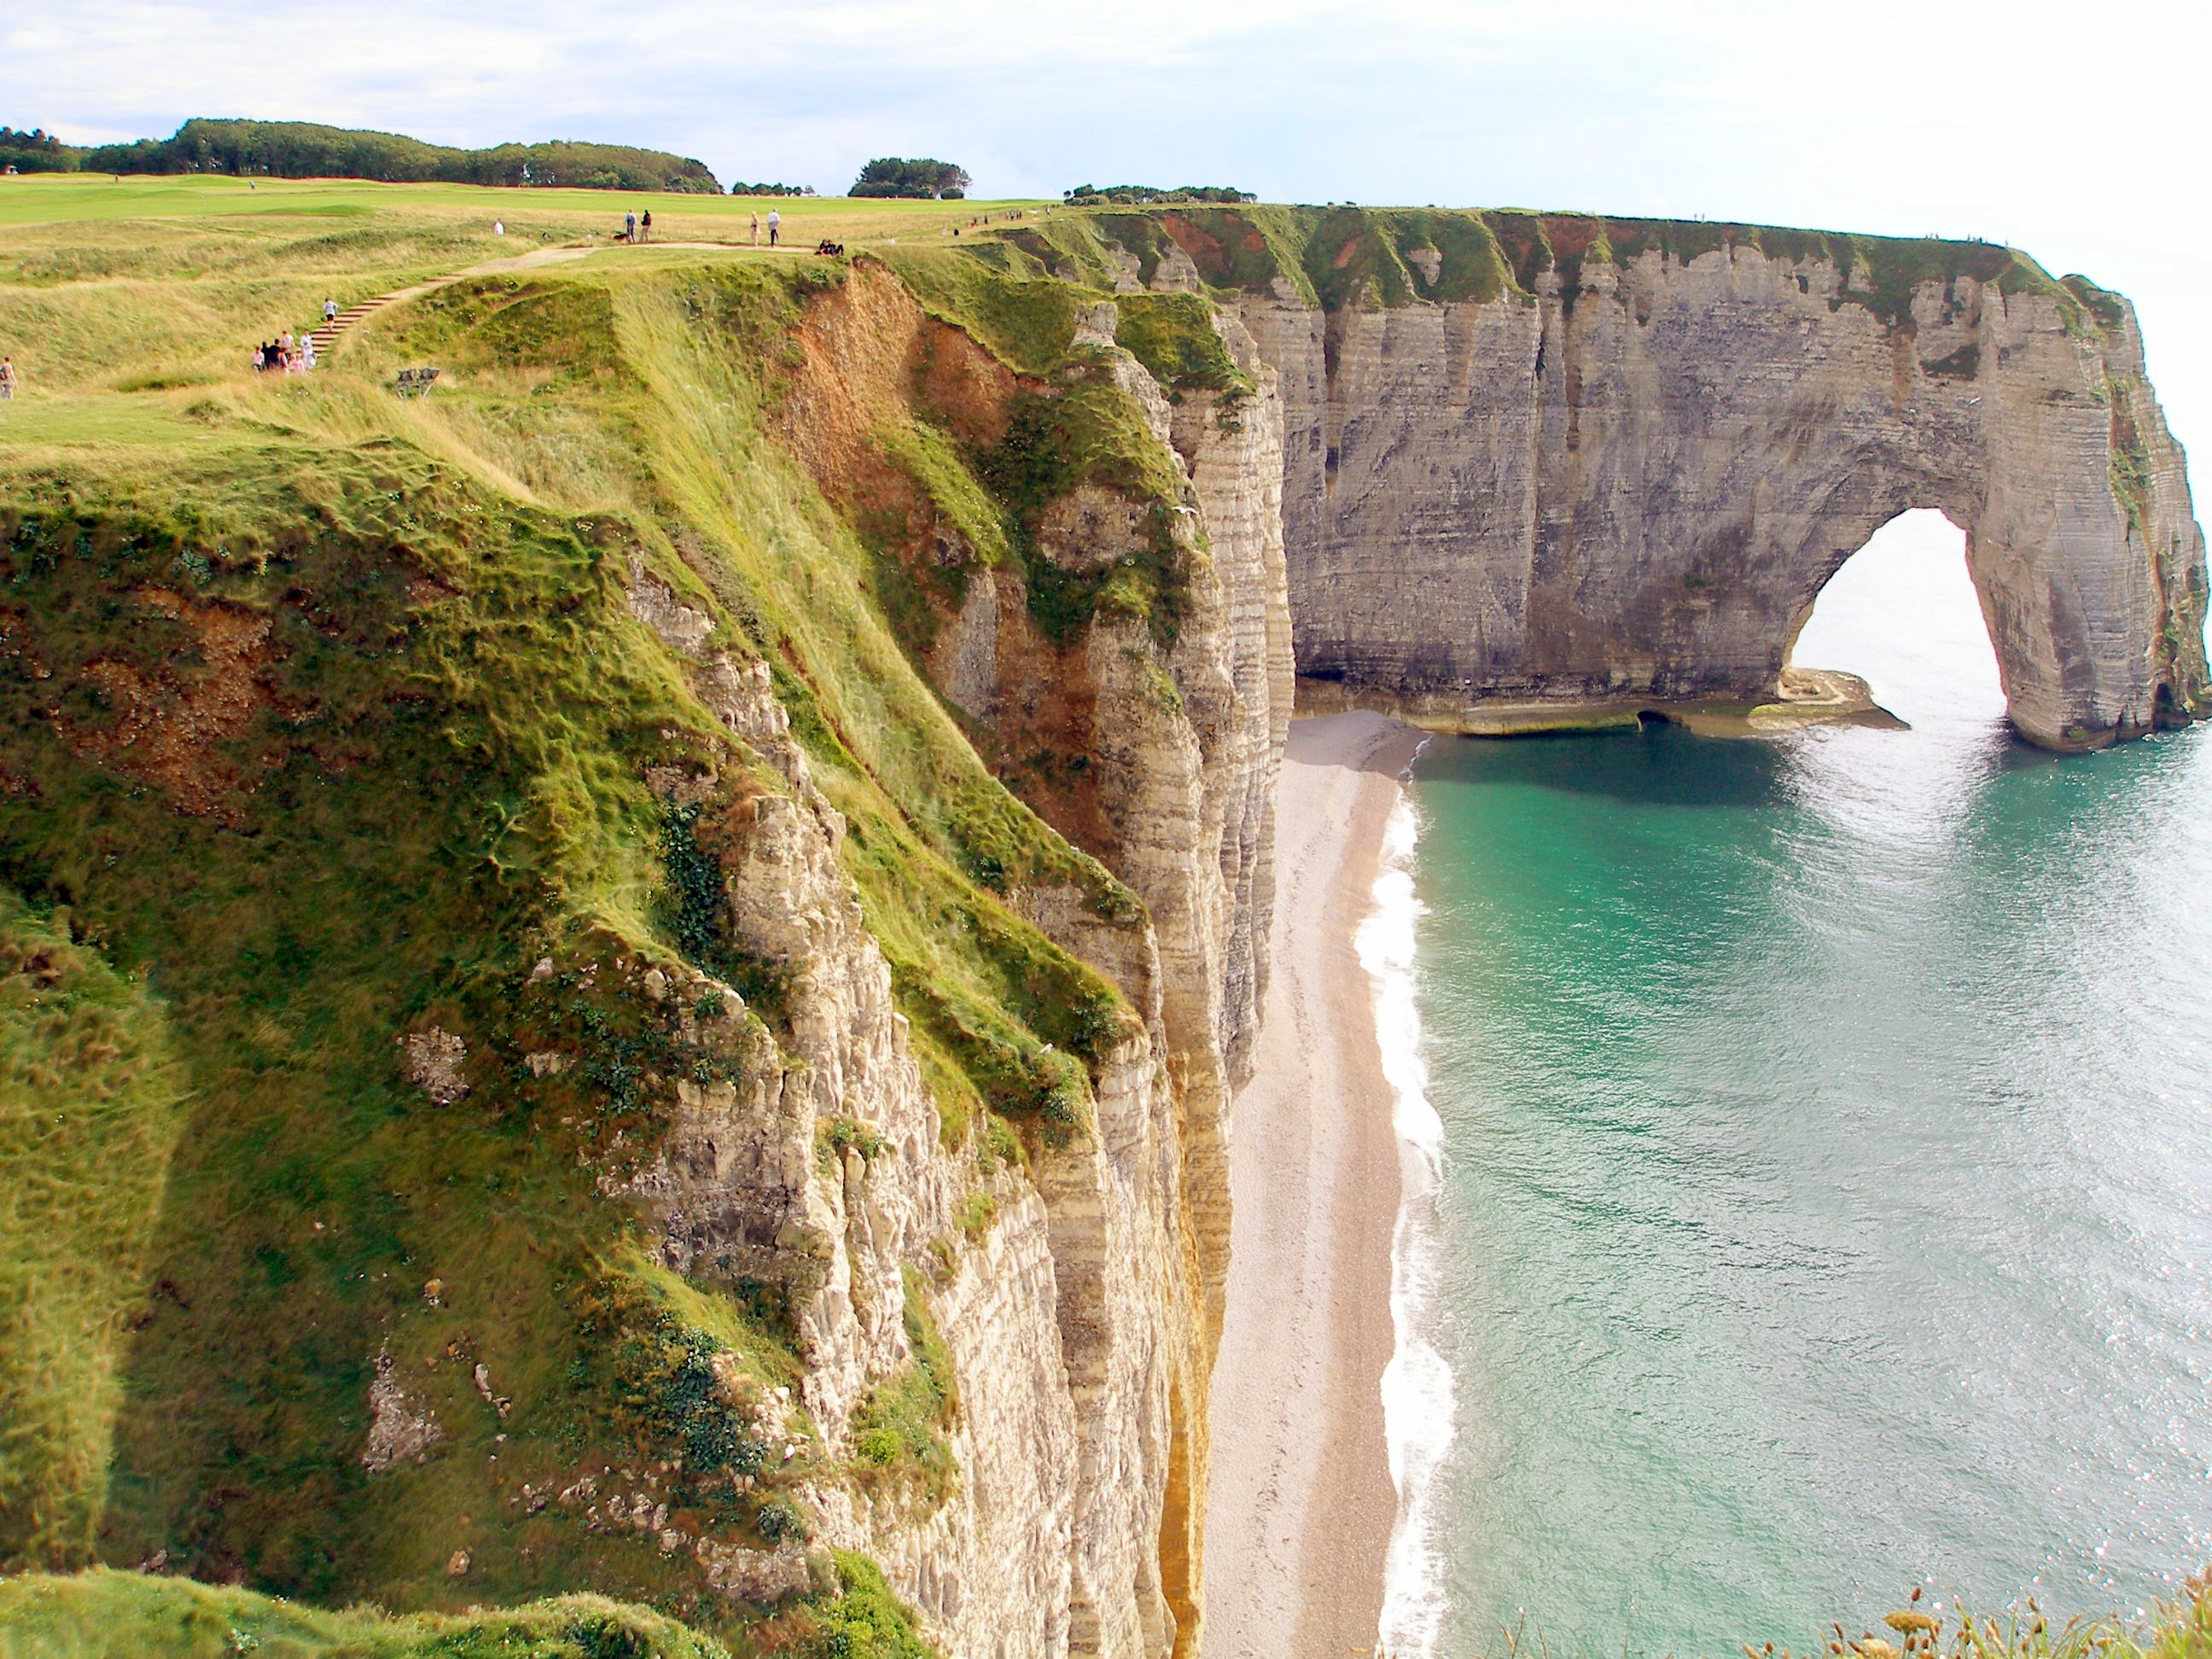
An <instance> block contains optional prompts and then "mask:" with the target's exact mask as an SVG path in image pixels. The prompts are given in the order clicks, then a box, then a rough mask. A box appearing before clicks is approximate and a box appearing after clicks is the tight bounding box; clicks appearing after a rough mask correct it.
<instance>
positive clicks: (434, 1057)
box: [399, 1025, 469, 1106]
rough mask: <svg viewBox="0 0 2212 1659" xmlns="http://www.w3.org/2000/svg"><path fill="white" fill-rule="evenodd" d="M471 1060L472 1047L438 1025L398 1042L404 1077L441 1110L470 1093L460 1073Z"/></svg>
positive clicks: (414, 1032)
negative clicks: (470, 1051) (469, 1059)
mask: <svg viewBox="0 0 2212 1659" xmlns="http://www.w3.org/2000/svg"><path fill="white" fill-rule="evenodd" d="M468 1058H469V1045H468V1044H467V1043H465V1042H463V1041H462V1040H461V1039H460V1038H459V1037H458V1036H454V1035H453V1032H451V1031H448V1030H444V1029H442V1028H441V1027H439V1026H436V1025H429V1026H425V1027H424V1028H423V1029H422V1030H419V1031H410V1032H408V1033H406V1034H405V1035H404V1036H402V1037H400V1039H399V1069H400V1071H401V1073H404V1075H405V1077H406V1079H407V1080H408V1081H409V1082H410V1083H411V1084H413V1085H415V1086H416V1088H418V1089H420V1090H421V1091H422V1092H423V1093H424V1094H426V1095H428V1096H429V1097H430V1098H431V1099H433V1100H435V1101H436V1102H437V1103H438V1104H440V1105H441V1106H450V1105H452V1104H453V1103H454V1102H455V1101H457V1100H459V1099H460V1097H462V1096H464V1095H465V1094H466V1093H468V1091H469V1080H468V1079H467V1078H465V1076H463V1075H462V1072H461V1068H462V1067H463V1066H465V1065H466V1064H467V1063H468Z"/></svg>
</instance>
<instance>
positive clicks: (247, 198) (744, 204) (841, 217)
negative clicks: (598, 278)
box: [0, 173, 1048, 246]
mask: <svg viewBox="0 0 2212 1659" xmlns="http://www.w3.org/2000/svg"><path fill="white" fill-rule="evenodd" d="M249 185H250V187H249ZM1043 205H1048V204H1039V203H1028V202H1020V201H1007V202H902V201H890V200H870V199H854V198H850V197H842V196H811V197H810V196H778V197H750V196H691V195H679V194H671V193H654V192H647V191H635V192H633V191H605V190H491V189H486V188H483V187H482V186H479V185H437V184H428V185H386V184H379V183H376V182H374V181H373V180H370V179H252V180H250V181H249V180H247V179H234V178H228V177H224V176H221V175H216V174H207V173H197V174H179V175H174V176H154V175H145V174H141V175H135V176H131V177H127V178H123V179H116V178H112V177H111V176H109V175H107V174H104V173H102V174H88V173H26V174H23V175H21V176H20V177H17V178H13V179H0V225H26V224H49V223H52V224H64V223H66V224H83V223H87V222H113V221H117V220H124V219H174V218H182V219H207V218H224V219H229V218H237V217H246V218H248V219H252V218H260V219H264V220H267V219H275V218H282V217H288V216H299V215H313V216H318V217H322V218H328V219H334V220H340V221H343V220H347V219H359V218H364V217H368V216H371V215H377V214H406V215H409V216H428V215H434V214H435V215H439V216H451V217H453V218H457V219H467V220H471V221H478V222H483V224H484V225H485V226H486V227H487V228H489V224H490V222H491V221H492V219H494V218H495V217H497V218H501V219H503V220H504V221H505V222H506V223H507V231H508V234H510V235H514V234H523V231H522V228H523V227H526V226H527V227H536V226H538V225H541V224H547V223H558V224H560V225H562V226H563V227H565V228H568V229H569V230H571V231H577V232H581V231H591V232H597V233H599V234H605V231H606V228H607V227H608V226H609V225H611V224H613V223H616V222H619V221H620V220H621V218H622V216H623V214H624V213H625V212H642V211H644V210H646V209H648V208H650V209H651V210H652V211H653V231H654V234H655V236H656V237H657V238H658V239H659V240H663V241H676V240H682V239H683V238H684V237H686V236H689V235H691V234H695V233H702V234H705V236H706V239H707V240H717V241H726V240H731V239H732V237H733V236H735V237H739V238H742V237H743V236H744V234H745V230H746V224H747V220H748V217H749V216H750V215H752V214H755V213H757V214H759V215H760V216H761V217H762V218H763V219H766V218H767V216H768V212H769V209H770V208H774V209H775V210H776V211H777V212H779V213H781V215H782V216H783V222H784V223H785V224H786V225H787V226H789V227H790V228H791V229H790V232H789V234H787V237H786V240H793V241H796V240H802V233H803V239H804V240H805V241H806V243H807V245H808V246H811V245H812V243H813V242H814V241H815V240H817V239H818V238H820V237H822V236H824V235H829V236H836V237H840V238H850V239H860V238H867V237H876V236H898V235H902V234H906V235H916V234H929V235H935V234H936V233H937V232H938V230H939V228H950V227H951V226H952V225H955V224H959V225H965V224H966V223H967V222H968V221H969V219H971V218H978V217H981V216H982V215H984V214H990V215H992V216H999V215H1002V214H1004V213H1006V212H1007V211H1008V210H1012V209H1017V208H1024V207H1028V208H1036V207H1039V206H1043ZM530 234H535V232H534V230H532V232H531V233H530ZM765 236H766V233H765V232H763V240H765Z"/></svg>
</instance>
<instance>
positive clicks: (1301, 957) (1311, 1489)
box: [1205, 713, 1422, 1659]
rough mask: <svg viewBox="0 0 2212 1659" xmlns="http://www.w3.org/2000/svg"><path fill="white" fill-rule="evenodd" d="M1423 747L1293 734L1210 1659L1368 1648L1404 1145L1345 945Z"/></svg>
mask: <svg viewBox="0 0 2212 1659" xmlns="http://www.w3.org/2000/svg"><path fill="white" fill-rule="evenodd" d="M1421 736H1422V734H1421V733H1419V732H1415V731H1413V730H1412V729H1411V728H1409V727H1407V726H1401V725H1400V724H1399V723H1397V722H1396V721H1395V720H1388V719H1385V718H1384V717H1383V716H1381V715H1379V714H1366V713H1354V714H1336V715H1332V716H1329V717H1328V718H1327V719H1324V720H1300V721H1297V722H1296V723H1294V724H1293V725H1292V726H1291V732H1290V742H1289V746H1288V748H1287V750H1286V751H1285V755H1284V758H1283V770H1282V782H1281V787H1280V793H1279V796H1278V815H1277V826H1276V842H1275V872H1276V889H1275V914H1274V922H1273V939H1272V945H1271V950H1270V961H1271V963H1272V974H1271V978H1270V981H1269V984H1268V988H1267V1003H1266V1012H1265V1020H1264V1024H1263V1025H1262V1027H1261V1035H1260V1040H1259V1044H1258V1051H1257V1062H1256V1066H1255V1071H1254V1074H1253V1077H1252V1080H1251V1082H1250V1083H1249V1084H1248V1085H1246V1086H1245V1087H1244V1089H1243V1091H1241V1092H1240V1093H1239V1094H1238V1096H1237V1101H1236V1105H1235V1109H1234V1115H1233V1118H1232V1121H1231V1141H1230V1145H1231V1151H1230V1193H1231V1202H1232V1204H1233V1206H1234V1220H1233V1222H1232V1224H1231V1228H1232V1231H1231V1244H1230V1264H1229V1280H1228V1291H1227V1304H1226V1309H1225V1315H1224V1319H1223V1325H1222V1335H1221V1351H1220V1358H1219V1360H1218V1364H1217V1365H1216V1367H1215V1370H1214V1379H1213V1407H1212V1442H1213V1450H1212V1481H1211V1491H1210V1496H1209V1498H1208V1503H1207V1521H1206V1584H1207V1592H1206V1642H1205V1651H1206V1656H1207V1659H1240V1656H1246V1655H1251V1656H1261V1655H1266V1656H1271V1659H1272V1656H1277V1655H1281V1654H1285V1653H1292V1654H1298V1655H1316V1656H1317V1655H1329V1656H1341V1655H1346V1654H1364V1653H1368V1652H1370V1651H1371V1650H1373V1648H1374V1645H1375V1642H1376V1621H1377V1619H1378V1617H1379V1615H1380V1613H1381V1610H1382V1606H1383V1564H1384V1555H1385V1552H1386V1549H1387V1547H1388V1545H1389V1537H1390V1529H1391V1525H1392V1522H1394V1520H1395V1517H1396V1514H1397V1493H1396V1491H1395V1487H1394V1486H1392V1484H1391V1479H1390V1465H1389V1447H1388V1444H1387V1443H1386V1440H1385V1437H1384V1432H1383V1393H1382V1378H1383V1368H1384V1366H1386V1365H1387V1364H1389V1360H1390V1356H1391V1353H1392V1351H1393V1348H1394V1346H1395V1340H1396V1337H1395V1329H1394V1327H1393V1325H1392V1322H1391V1313H1390V1240H1391V1233H1392V1229H1393V1227H1394V1226H1395V1223H1396V1219H1397V1215H1398V1206H1399V1198H1400V1176H1399V1162H1398V1145H1397V1138H1396V1134H1395V1130H1394V1128H1393V1127H1392V1121H1391V1093H1390V1088H1389V1083H1388V1082H1387V1081H1386V1079H1385V1078H1384V1076H1383V1059H1382V1054H1381V1050H1380V1046H1379V1044H1378V1042H1377V1039H1376V1023H1375V1005H1374V993H1373V987H1372V986H1371V984H1370V981H1369V976H1368V974H1367V971H1366V969H1364V967H1363V966H1362V965H1361V963H1360V960H1359V957H1358V952H1357V951H1356V949H1355V946H1354V943H1353V939H1354V935H1355V933H1356V932H1357V930H1358V927H1359V924H1360V923H1361V921H1364V919H1365V918H1366V916H1367V915H1369V913H1370V910H1371V909H1372V908H1373V897H1372V890H1373V888H1374V884H1375V880H1376V875H1377V873H1378V871H1379V868H1380V864H1381V859H1382V855H1383V832H1384V827H1385V825H1386V823H1388V821H1389V816H1390V811H1391V809H1392V808H1393V807H1394V806H1395V805H1396V803H1397V801H1398V799H1399V788H1400V777H1401V774H1402V773H1403V772H1404V770H1405V769H1406V767H1407V764H1408V763H1410V762H1411V760H1412V758H1413V753H1414V751H1415V750H1416V748H1417V747H1418V745H1419V743H1420V741H1421Z"/></svg>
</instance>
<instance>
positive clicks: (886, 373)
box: [775, 260, 1111, 855]
mask: <svg viewBox="0 0 2212 1659" xmlns="http://www.w3.org/2000/svg"><path fill="white" fill-rule="evenodd" d="M798 339H799V347H800V350H801V362H800V363H799V367H798V368H796V369H795V370H794V371H793V376H792V379H791V380H789V381H788V382H787V385H786V388H785V393H784V397H783V398H782V401H781V404H780V407H779V410H778V413H777V416H776V421H775V435H776V437H777V438H778V440H779V441H781V443H782V444H783V445H784V447H786V448H787V449H788V450H789V451H790V452H791V453H792V454H793V456H795V457H796V458H797V459H799V462H800V463H801V464H802V465H804V466H805V468H806V469H807V471H809V472H810V473H811V474H812V476H813V477H814V479H815V482H816V483H817V485H818V486H819V487H820V488H821V489H822V491H823V494H824V495H828V496H829V499H830V500H831V501H834V502H836V504H837V505H838V507H840V509H841V510H842V512H843V513H845V515H846V516H847V518H848V520H849V521H850V522H851V523H853V524H854V526H857V527H858V528H860V530H861V531H862V532H864V533H866V534H867V535H869V536H872V537H874V538H880V539H881V541H882V543H883V544H884V546H885V548H886V549H887V550H889V551H890V553H891V554H892V555H893V556H896V558H897V559H898V560H899V561H900V562H901V563H902V565H903V566H904V567H905V568H906V569H907V571H908V574H912V575H914V576H915V577H916V578H917V579H918V580H917V586H918V587H920V588H921V591H922V592H925V593H926V594H927V595H928V596H929V598H930V602H931V604H932V605H933V608H934V609H935V610H936V611H937V613H938V619H939V625H940V627H939V638H940V642H941V641H943V639H944V638H945V629H947V628H948V627H949V625H950V624H951V622H952V620H953V610H952V607H951V604H950V603H949V601H948V600H947V599H946V597H945V592H944V591H943V590H942V589H941V588H940V587H939V586H937V585H936V584H934V583H933V582H931V581H929V580H927V576H928V574H930V572H931V569H932V567H933V566H934V565H936V564H937V563H939V562H940V561H941V560H942V559H943V558H944V557H945V550H946V549H947V548H948V546H950V545H951V544H952V543H953V542H954V541H955V540H956V539H957V536H956V532H954V530H953V528H952V526H951V525H949V524H947V523H945V522H944V521H943V520H941V518H940V516H939V513H937V511H936V509H935V507H934V506H933V504H932V502H931V501H930V500H929V498H928V496H927V493H926V492H925V491H924V490H923V489H922V488H921V486H920V485H919V484H917V483H915V480H914V479H913V478H911V477H908V475H907V473H906V472H905V471H903V470H902V468H900V467H898V466H897V465H895V464H893V463H892V462H891V461H890V460H888V459H885V457H884V453H883V451H882V449H881V448H880V447H878V443H877V441H876V435H877V434H878V432H879V431H881V430H882V429H883V428H884V426H885V425H886V424H887V423H890V422H899V421H906V420H912V419H921V420H924V421H927V422H933V423H934V424H937V425H940V426H942V427H943V428H945V430H946V431H948V432H949V433H950V434H951V437H952V438H953V440H954V441H955V442H956V443H957V444H959V445H960V446H962V447H963V448H966V449H969V451H971V452H973V451H975V450H981V449H988V448H990V447H993V446H994V445H995V444H997V443H998V442H999V441H1000V440H1001V439H1002V438H1003V437H1004V435H1005V433H1006V420H1007V416H1008V412H1009V410H1010V409H1011V407H1012V403H1013V399H1014V396H1015V393H1016V392H1018V390H1019V389H1020V386H1021V382H1020V381H1019V380H1018V378H1017V377H1016V376H1015V374H1013V372H1012V370H1011V369H1009V368H1006V365H1005V364H1003V363H1001V362H999V360H998V359H997V358H995V357H994V356H991V354H990V353H989V352H987V350H985V349H983V348H982V347H981V346H980V345H978V344H977V343H975V341H974V340H973V339H971V338H969V336H968V335H966V334H965V333H963V331H960V330H959V329H957V328H954V327H951V326H950V325H947V324H945V323H941V322H939V321H938V320H937V319H934V318H933V317H931V316H930V315H929V314H928V313H927V312H925V311H924V310H923V309H922V308H921V305H920V304H919V303H918V302H917V301H915V298H914V296H913V295H911V294H909V293H908V291H907V289H906V288H905V287H904V285H903V284H902V283H900V282H899V281H898V280H897V279H896V277H894V276H891V275H890V273H889V272H888V271H885V270H883V269H881V268H880V267H878V266H875V265H872V264H869V263H868V262H866V261H865V260H863V261H860V262H858V263H856V264H854V267H853V270H852V272H851V274H850V275H849V276H848V277H847V279H846V281H845V282H844V283H842V284H841V285H840V286H839V287H837V288H836V289H832V290H830V291H829V292H827V293H825V294H823V295H821V296H820V297H819V298H817V300H815V301H813V303H812V304H811V306H810V307H809V308H808V311H807V313H806V316H805V320H804V321H802V322H801V324H800V325H799V331H798ZM969 580H970V581H971V582H974V581H986V580H996V581H998V583H999V586H1000V600H999V605H998V617H999V625H998V632H997V636H996V641H995V653H996V660H997V667H998V673H997V684H998V696H997V698H996V706H995V708H994V718H993V719H991V720H989V721H988V722H987V723H986V722H983V721H979V720H975V719H973V718H972V717H971V718H969V720H965V721H963V724H964V725H965V726H966V728H967V730H968V732H969V735H970V737H971V738H972V739H973V740H974V741H975V744H976V747H977V750H979V752H980V753H981V755H982V757H983V759H984V761H985V763H987V765H988V766H989V767H990V768H991V769H992V770H993V771H994V773H995V774H997V775H998V776H999V777H1000V781H1002V782H1004V783H1005V784H1006V786H1007V787H1009V788H1011V789H1012V790H1013V791H1014V792H1015V793H1016V794H1018V795H1019V796H1020V797H1021V798H1022V799H1024V801H1026V802H1027V803H1028V804H1029V805H1030V807H1031V808H1032V809H1033V810H1034V811H1036V812H1037V813H1038V814H1039V815H1040V816H1041V817H1043V818H1044V819H1045V820H1046V822H1048V823H1050V824H1051V825H1052V826H1053V827H1054V829H1058V830H1059V831H1060V834H1062V835H1063V836H1066V837H1067V838H1068V839H1069V840H1070V841H1071V842H1074V843H1075V844H1076V845H1078V846H1079V847H1082V848H1086V849H1088V850H1089V851H1091V852H1092V853H1095V854H1102V855H1106V854H1110V852H1111V838H1110V836H1109V835H1108V833H1107V826H1106V825H1105V824H1104V823H1103V821H1102V819H1101V817H1100V815H1099V813H1098V811H1097V801H1096V795H1097V790H1096V787H1095V784H1094V781H1093V777H1092V772H1091V768H1090V767H1089V765H1088V764H1087V757H1089V756H1090V755H1091V754H1092V753H1093V752H1095V742H1094V721H1095V718H1096V709H1095V705H1096V695H1095V692H1094V690H1093V688H1092V686H1091V677H1090V674H1089V673H1088V671H1086V667H1085V662H1084V656H1083V651H1084V647H1083V645H1082V644H1081V642H1078V643H1076V644H1074V645H1073V646H1072V647H1069V648H1068V649H1067V650H1066V651H1061V650H1060V649H1057V648H1055V647H1054V646H1052V645H1051V644H1050V643H1049V642H1048V641H1046V640H1045V639H1044V638H1043V637H1042V635H1040V634H1039V633H1038V632H1037V631H1036V628H1035V627H1034V626H1033V625H1032V623H1030V617H1029V611H1028V606H1027V604H1026V601H1025V598H1024V592H1025V590H1024V586H1023V580H1022V577H1021V573H1020V571H1019V569H1018V568H1015V569H1013V570H1011V571H1006V570H1001V571H999V572H990V571H985V570H982V569H981V568H971V570H970V573H969ZM907 643H908V649H909V652H910V653H911V654H912V655H913V656H914V657H915V660H916V661H917V663H918V664H919V665H921V667H922V669H923V670H924V671H925V672H926V673H928V674H929V675H930V677H931V678H932V679H933V681H934V682H936V683H937V684H940V685H941V684H943V675H942V674H941V672H939V669H940V668H941V665H940V664H939V663H937V662H934V661H933V660H932V653H928V652H925V651H923V650H921V649H919V648H918V647H917V645H916V642H915V641H908V642H907Z"/></svg>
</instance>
